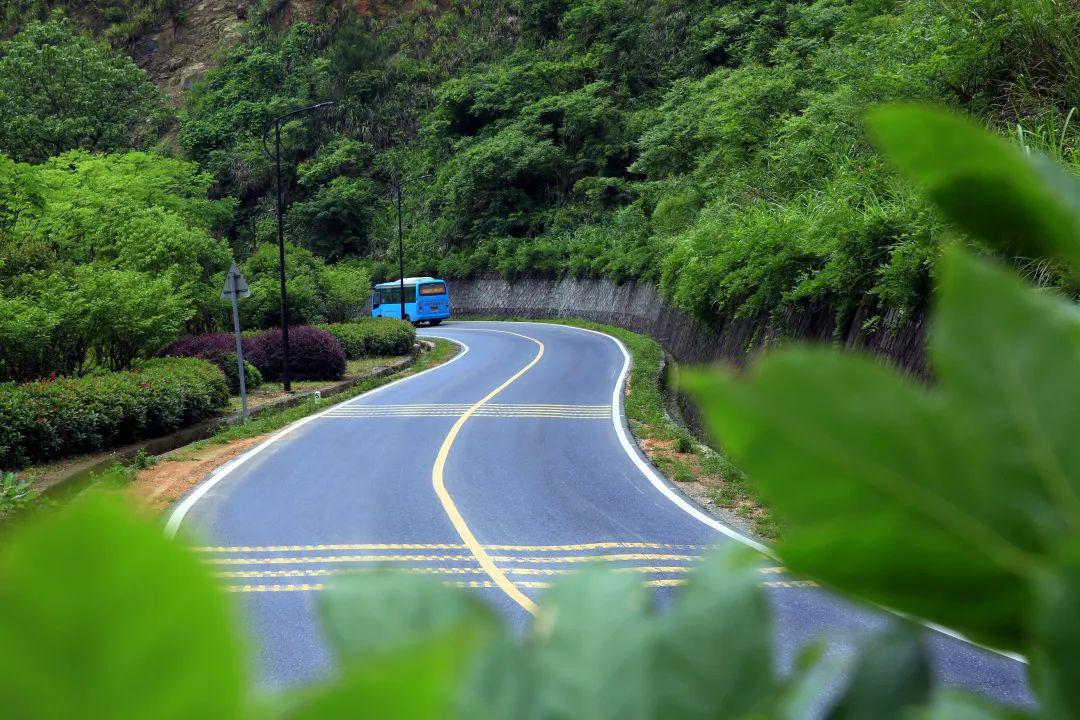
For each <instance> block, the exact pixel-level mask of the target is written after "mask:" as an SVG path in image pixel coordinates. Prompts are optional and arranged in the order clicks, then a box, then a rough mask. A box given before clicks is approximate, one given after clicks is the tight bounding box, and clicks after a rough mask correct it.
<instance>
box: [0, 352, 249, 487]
mask: <svg viewBox="0 0 1080 720" xmlns="http://www.w3.org/2000/svg"><path fill="white" fill-rule="evenodd" d="M228 398H229V391H228V385H227V384H226V381H225V377H224V375H222V373H221V371H220V370H218V368H216V367H214V365H213V364H211V363H209V362H207V361H205V360H200V359H197V358H168V359H156V360H148V361H145V362H144V363H142V365H140V366H139V367H136V368H134V369H132V370H129V371H125V372H115V373H100V374H95V375H88V376H87V377H83V378H65V379H62V380H55V381H53V382H35V383H28V384H25V385H16V384H13V383H8V384H4V385H0V467H4V468H16V467H21V466H23V465H27V464H30V463H36V462H46V461H49V460H54V459H56V458H59V457H63V456H65V455H70V454H73V453H79V452H90V451H94V450H100V449H103V448H107V447H111V446H114V445H117V444H120V443H124V442H129V441H132V440H137V439H139V438H144V437H153V436H155V435H160V434H163V433H167V432H171V431H173V430H177V429H179V428H181V427H184V426H185V425H189V424H191V423H193V422H196V421H198V420H202V419H204V418H206V417H208V416H210V415H211V414H213V413H214V411H216V410H217V409H218V408H220V407H221V406H223V405H224V404H225V403H226V402H227V401H228Z"/></svg>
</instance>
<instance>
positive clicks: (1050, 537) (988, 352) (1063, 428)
mask: <svg viewBox="0 0 1080 720" xmlns="http://www.w3.org/2000/svg"><path fill="white" fill-rule="evenodd" d="M938 298H939V299H938V307H937V312H936V313H935V314H934V321H933V326H932V327H933V329H932V332H931V336H930V352H931V358H932V360H933V365H934V369H935V371H936V372H937V375H938V378H939V379H940V381H941V384H942V388H943V390H944V392H945V393H946V394H947V395H948V398H949V402H950V403H951V405H952V407H953V408H955V409H954V411H953V419H954V420H955V421H960V420H961V419H964V418H967V419H970V420H971V422H973V423H974V424H975V429H976V430H977V431H978V433H979V434H980V435H981V436H982V437H983V438H984V441H983V442H984V445H985V446H986V447H988V448H990V449H992V452H991V454H990V457H991V458H992V459H993V462H994V467H993V469H992V470H991V473H992V475H993V482H992V484H991V485H990V486H987V487H985V488H983V492H972V493H971V495H970V496H969V498H968V503H969V505H971V506H984V507H985V509H983V510H980V513H982V514H988V513H990V512H992V511H993V508H995V507H996V508H1004V509H1005V512H1000V513H997V515H996V516H997V523H998V524H999V528H1000V532H1002V533H1003V534H1007V535H1009V536H1010V537H1012V538H1016V539H1017V541H1018V542H1020V543H1022V544H1023V545H1024V546H1025V548H1026V549H1028V550H1029V551H1031V552H1039V551H1041V552H1048V551H1050V550H1051V549H1052V548H1053V547H1054V546H1055V545H1056V544H1057V543H1058V542H1059V541H1060V538H1061V536H1062V534H1063V533H1067V532H1071V533H1076V532H1077V531H1080V442H1077V431H1078V430H1080V312H1078V310H1077V307H1076V305H1075V304H1074V303H1072V302H1069V301H1066V300H1064V299H1062V298H1058V297H1055V296H1053V295H1050V294H1046V293H1037V292H1035V291H1033V290H1032V289H1031V288H1030V287H1028V286H1025V285H1024V284H1023V283H1021V282H1020V281H1019V280H1018V279H1017V278H1016V277H1015V276H1013V275H1012V274H1011V273H1008V272H1006V271H1005V270H1003V269H1001V268H998V267H995V266H993V265H991V264H990V263H988V262H985V261H979V260H976V259H975V258H973V257H971V256H970V255H968V254H967V253H963V252H961V251H959V250H953V251H951V252H946V253H945V256H944V258H943V263H942V271H941V274H940V290H939V292H938ZM973 490H974V488H973Z"/></svg>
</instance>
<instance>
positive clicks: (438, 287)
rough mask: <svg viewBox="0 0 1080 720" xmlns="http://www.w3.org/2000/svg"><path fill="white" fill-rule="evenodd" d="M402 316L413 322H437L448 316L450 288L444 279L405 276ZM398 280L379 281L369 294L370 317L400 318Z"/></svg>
mask: <svg viewBox="0 0 1080 720" xmlns="http://www.w3.org/2000/svg"><path fill="white" fill-rule="evenodd" d="M404 284H405V319H406V320H408V321H409V322H411V323H412V324H413V325H416V324H418V323H422V322H426V323H428V324H429V325H438V324H439V323H441V322H442V321H443V320H445V319H446V318H448V317H450V290H449V289H448V288H447V286H446V281H445V280H439V279H438V278H433V277H413V278H405V281H404ZM401 285H402V281H401V280H393V281H391V282H385V283H380V284H378V285H376V286H375V291H374V292H372V293H371V317H391V318H400V317H401Z"/></svg>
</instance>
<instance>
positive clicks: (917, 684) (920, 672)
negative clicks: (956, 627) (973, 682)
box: [828, 625, 930, 720]
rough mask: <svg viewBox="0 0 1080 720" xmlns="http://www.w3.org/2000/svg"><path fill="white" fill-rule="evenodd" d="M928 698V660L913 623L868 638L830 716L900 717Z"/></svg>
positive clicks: (840, 719) (847, 719)
mask: <svg viewBox="0 0 1080 720" xmlns="http://www.w3.org/2000/svg"><path fill="white" fill-rule="evenodd" d="M929 698H930V662H929V659H928V658H927V656H926V650H925V649H924V648H923V645H922V641H921V639H920V637H919V631H918V629H917V628H916V627H915V626H912V625H899V626H895V627H892V628H890V629H889V630H887V631H885V632H884V633H882V634H881V635H877V636H875V637H873V638H872V639H871V640H869V641H868V643H867V644H866V646H865V647H864V648H863V650H862V652H861V653H860V658H859V661H858V664H857V665H856V667H855V674H854V675H853V676H852V678H851V681H850V682H849V683H848V687H847V690H846V692H845V693H844V696H843V697H842V698H841V699H840V701H839V702H838V703H837V704H836V706H835V707H834V708H833V709H832V711H831V712H830V713H829V716H828V717H829V720H901V718H904V717H907V715H908V713H909V712H910V711H911V710H912V708H915V707H918V706H920V705H923V704H924V703H925V702H926V701H927V700H929Z"/></svg>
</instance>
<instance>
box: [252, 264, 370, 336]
mask: <svg viewBox="0 0 1080 720" xmlns="http://www.w3.org/2000/svg"><path fill="white" fill-rule="evenodd" d="M285 266H286V268H287V270H288V271H287V273H286V286H285V287H286V296H287V297H288V303H289V321H290V323H295V324H297V325H305V324H314V323H322V322H346V321H349V320H354V319H356V318H358V317H362V316H364V315H367V314H368V312H369V308H368V298H369V297H370V296H371V276H370V274H369V273H368V271H367V270H365V269H364V268H361V267H357V266H354V265H349V264H345V263H341V264H338V265H334V266H328V265H327V264H326V262H324V261H323V260H322V258H320V257H318V256H316V255H314V254H313V253H312V252H311V251H310V250H307V249H306V248H303V247H297V246H295V245H293V244H292V243H287V244H286V246H285ZM240 269H241V270H242V271H243V273H244V277H245V278H247V281H248V286H249V287H250V288H251V297H249V298H246V299H245V300H244V301H243V302H242V303H240V321H241V323H242V324H243V326H244V327H245V328H265V327H270V326H272V325H277V324H279V321H280V311H281V288H280V280H279V279H278V248H277V246H276V245H271V244H264V245H260V246H259V247H258V249H257V250H256V251H255V253H254V254H253V255H251V256H250V257H249V258H248V259H247V260H246V261H245V262H244V263H243V264H242V265H241V268H240Z"/></svg>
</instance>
